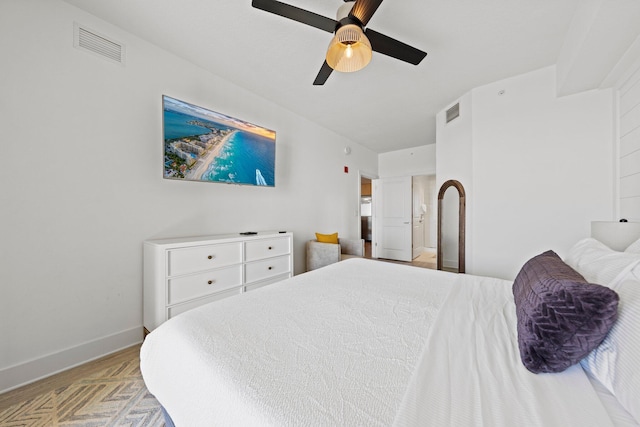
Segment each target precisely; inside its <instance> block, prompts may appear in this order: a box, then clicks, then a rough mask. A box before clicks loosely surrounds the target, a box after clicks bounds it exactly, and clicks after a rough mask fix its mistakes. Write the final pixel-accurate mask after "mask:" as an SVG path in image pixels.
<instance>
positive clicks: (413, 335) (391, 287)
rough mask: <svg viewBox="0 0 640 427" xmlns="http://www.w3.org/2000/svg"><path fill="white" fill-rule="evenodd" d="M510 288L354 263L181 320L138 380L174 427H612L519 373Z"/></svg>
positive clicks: (582, 399)
mask: <svg viewBox="0 0 640 427" xmlns="http://www.w3.org/2000/svg"><path fill="white" fill-rule="evenodd" d="M510 285H511V283H510V282H506V281H502V280H498V279H487V278H479V277H474V276H467V275H454V274H449V273H443V272H437V271H432V270H426V269H420V268H415V267H406V266H401V265H396V264H389V263H382V262H376V261H369V260H362V259H353V260H348V261H343V262H340V263H337V264H333V265H331V266H328V267H325V268H322V269H319V270H316V271H314V272H311V273H307V274H303V275H299V276H296V277H294V278H292V279H289V280H286V281H284V282H281V283H278V284H274V285H270V286H267V287H265V288H261V289H258V290H255V291H252V292H249V293H246V294H243V295H239V296H237V297H231V298H228V299H225V300H221V301H218V302H215V303H211V304H209V305H206V306H203V307H200V308H198V309H195V310H192V311H190V312H187V313H185V314H183V315H180V316H178V317H176V318H174V319H171V320H170V321H168V322H166V323H164V324H163V325H162V326H160V327H159V328H157V329H156V330H155V331H153V332H152V333H151V334H150V335H149V336H147V338H146V340H145V343H144V345H143V346H142V351H141V370H142V373H143V376H144V379H145V382H146V384H147V387H148V388H149V390H150V391H151V393H153V394H154V395H155V396H156V397H157V398H158V400H159V401H160V403H161V404H162V405H163V406H164V407H165V408H166V409H167V411H168V412H169V414H170V415H171V417H172V418H173V420H174V422H175V423H176V425H177V426H178V427H181V426H188V427H197V426H209V425H229V426H231V425H233V426H240V425H242V426H249V425H273V426H303V425H310V426H376V425H380V426H390V425H396V426H414V425H415V426H492V427H493V426H545V427H546V426H563V427H564V426H581V427H582V426H609V425H611V422H610V421H609V419H608V416H607V414H606V411H605V410H604V408H603V406H602V404H601V402H600V400H599V399H598V397H597V396H596V394H595V392H594V391H593V388H592V386H591V385H590V383H589V380H588V379H587V377H586V375H585V374H584V372H583V371H582V369H581V368H580V367H579V366H578V367H574V368H572V369H570V370H568V371H566V372H564V373H561V374H543V375H534V374H532V373H530V372H528V371H527V370H526V369H525V368H524V367H523V366H522V364H521V363H520V360H519V355H518V349H517V340H516V329H515V325H516V320H515V309H514V307H513V296H512V295H511V287H510Z"/></svg>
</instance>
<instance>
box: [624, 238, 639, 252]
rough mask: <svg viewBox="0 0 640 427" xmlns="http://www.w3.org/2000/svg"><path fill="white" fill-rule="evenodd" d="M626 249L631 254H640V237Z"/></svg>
mask: <svg viewBox="0 0 640 427" xmlns="http://www.w3.org/2000/svg"><path fill="white" fill-rule="evenodd" d="M624 251H625V252H627V253H631V254H640V239H638V240H636V241H635V242H633V243H632V244H630V245H629V247H628V248H627V249H625V250H624Z"/></svg>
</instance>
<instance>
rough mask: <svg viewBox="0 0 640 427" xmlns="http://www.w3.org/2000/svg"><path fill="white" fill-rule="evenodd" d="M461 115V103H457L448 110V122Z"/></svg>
mask: <svg viewBox="0 0 640 427" xmlns="http://www.w3.org/2000/svg"><path fill="white" fill-rule="evenodd" d="M457 117H460V103H459V102H458V103H456V105H454V106H453V107H451V108H449V109H448V110H447V123H449V122H450V121H452V120H454V119H456V118H457Z"/></svg>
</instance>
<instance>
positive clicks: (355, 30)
mask: <svg viewBox="0 0 640 427" xmlns="http://www.w3.org/2000/svg"><path fill="white" fill-rule="evenodd" d="M371 55H372V53H371V43H370V42H369V39H368V38H367V36H365V35H364V32H362V28H360V27H358V26H357V25H353V24H348V25H343V26H342V27H340V28H338V31H336V35H335V36H334V37H333V39H331V42H330V43H329V48H328V49H327V64H329V66H330V67H331V68H333V69H334V70H336V71H341V72H343V73H351V72H354V71H358V70H361V69H363V68H364V67H366V66H367V65H368V64H369V62H371Z"/></svg>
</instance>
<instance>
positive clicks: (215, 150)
mask: <svg viewBox="0 0 640 427" xmlns="http://www.w3.org/2000/svg"><path fill="white" fill-rule="evenodd" d="M237 132H238V131H233V132H231V133H229V134H228V135H225V137H224V138H222V140H221V141H219V142H217V143H216V144H215V145H214V146H213V147H212V148H211V150H209V152H208V153H206V154H205V155H204V156H201V157H199V158H198V160H196V163H195V165H194V166H193V167H192V168H191V170H190V171H189V172H188V173H186V174H185V178H186V179H194V180H202V175H204V173H205V172H206V171H207V169H209V166H210V165H211V163H213V162H215V161H216V158H217V157H218V156H219V155H220V151H222V148H223V147H224V146H225V144H226V143H227V141H228V140H229V138H231V137H232V136H233V135H235V134H236V133H237Z"/></svg>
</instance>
